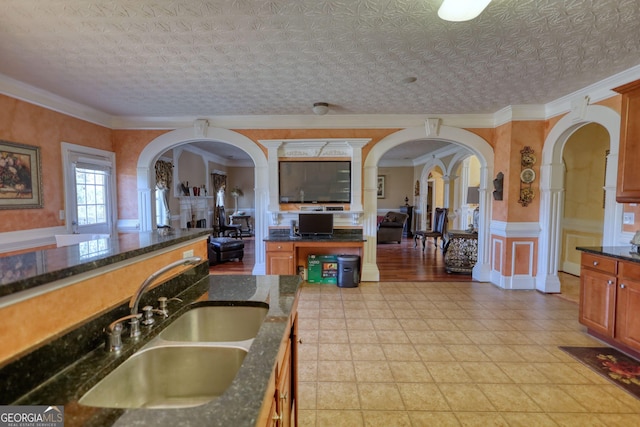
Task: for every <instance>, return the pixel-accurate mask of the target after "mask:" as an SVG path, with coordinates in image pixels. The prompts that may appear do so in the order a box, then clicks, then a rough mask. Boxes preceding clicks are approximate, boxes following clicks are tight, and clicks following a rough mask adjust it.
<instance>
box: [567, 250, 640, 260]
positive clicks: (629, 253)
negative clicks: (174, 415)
mask: <svg viewBox="0 0 640 427" xmlns="http://www.w3.org/2000/svg"><path fill="white" fill-rule="evenodd" d="M576 249H577V250H579V251H582V252H587V253H590V254H594V255H603V256H609V257H612V258H617V259H620V260H623V261H631V262H638V263H640V254H638V252H635V251H633V250H632V249H631V246H589V247H577V248H576Z"/></svg>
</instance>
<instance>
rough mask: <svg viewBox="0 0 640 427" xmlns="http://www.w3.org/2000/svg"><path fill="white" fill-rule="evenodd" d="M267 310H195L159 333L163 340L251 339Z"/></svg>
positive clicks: (220, 307) (205, 308)
mask: <svg viewBox="0 0 640 427" xmlns="http://www.w3.org/2000/svg"><path fill="white" fill-rule="evenodd" d="M268 311H269V309H268V306H267V305H266V304H265V305H260V306H225V305H213V306H209V305H208V306H202V307H196V308H193V309H191V310H189V311H187V312H186V313H185V314H183V315H182V316H180V317H179V318H178V319H176V320H175V321H174V322H173V323H172V324H170V325H169V326H167V328H166V329H165V330H164V331H162V332H161V333H160V338H161V339H163V340H167V341H189V342H195V341H199V342H203V341H208V342H229V341H244V340H248V339H252V338H255V336H256V335H257V334H258V330H259V329H260V326H261V325H262V322H263V321H264V318H265V317H266V315H267V312H268Z"/></svg>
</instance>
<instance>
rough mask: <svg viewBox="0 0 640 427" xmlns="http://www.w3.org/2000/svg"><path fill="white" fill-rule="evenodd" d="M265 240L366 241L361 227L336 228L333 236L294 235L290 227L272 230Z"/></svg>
mask: <svg viewBox="0 0 640 427" xmlns="http://www.w3.org/2000/svg"><path fill="white" fill-rule="evenodd" d="M264 241H265V242H337V243H342V242H366V241H367V239H365V238H364V236H363V235H362V230H361V229H336V230H335V231H334V233H333V235H331V236H327V235H319V236H304V237H303V236H294V237H292V236H291V235H290V234H289V229H276V230H271V231H270V232H269V235H268V236H267V237H266V238H265V239H264Z"/></svg>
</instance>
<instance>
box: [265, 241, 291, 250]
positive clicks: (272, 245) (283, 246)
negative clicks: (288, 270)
mask: <svg viewBox="0 0 640 427" xmlns="http://www.w3.org/2000/svg"><path fill="white" fill-rule="evenodd" d="M267 251H269V252H292V251H293V243H292V242H267Z"/></svg>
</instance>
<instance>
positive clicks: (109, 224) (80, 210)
mask: <svg viewBox="0 0 640 427" xmlns="http://www.w3.org/2000/svg"><path fill="white" fill-rule="evenodd" d="M62 151H63V163H64V165H63V166H64V171H65V173H64V176H65V201H66V214H65V219H66V222H67V231H69V232H73V233H99V234H111V233H112V232H113V230H114V228H115V212H116V209H115V206H116V204H115V200H116V198H115V153H112V152H110V151H104V150H99V149H95V148H90V147H83V146H79V145H74V144H68V143H62Z"/></svg>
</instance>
